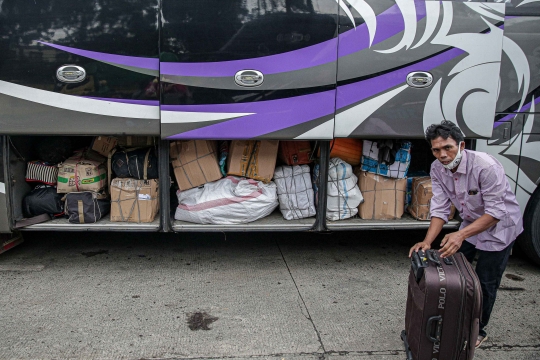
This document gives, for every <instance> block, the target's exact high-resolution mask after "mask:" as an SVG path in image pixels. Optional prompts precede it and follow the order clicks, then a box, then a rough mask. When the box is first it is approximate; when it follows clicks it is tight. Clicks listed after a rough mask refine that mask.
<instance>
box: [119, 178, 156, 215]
mask: <svg viewBox="0 0 540 360" xmlns="http://www.w3.org/2000/svg"><path fill="white" fill-rule="evenodd" d="M158 184H159V181H158V179H151V180H137V179H126V178H115V179H113V181H112V182H111V189H110V193H111V221H113V222H134V223H149V222H152V221H154V218H155V217H156V214H157V213H158V211H159V185H158Z"/></svg>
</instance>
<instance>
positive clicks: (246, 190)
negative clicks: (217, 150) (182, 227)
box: [174, 176, 278, 225]
mask: <svg viewBox="0 0 540 360" xmlns="http://www.w3.org/2000/svg"><path fill="white" fill-rule="evenodd" d="M176 195H177V196H178V204H179V205H178V207H177V208H176V213H175V215H174V218H175V219H176V220H182V221H188V222H192V223H198V224H218V225H228V224H244V223H249V222H252V221H255V220H258V219H261V218H263V217H265V216H268V215H270V214H271V213H272V212H273V211H274V209H275V208H276V207H277V206H278V199H277V194H276V184H274V183H273V182H270V183H268V184H265V183H263V182H262V181H256V180H253V179H246V178H241V177H235V176H228V177H226V178H224V179H221V180H218V181H215V182H211V183H207V184H205V185H204V186H202V187H199V188H194V189H189V190H186V191H178V192H177V193H176Z"/></svg>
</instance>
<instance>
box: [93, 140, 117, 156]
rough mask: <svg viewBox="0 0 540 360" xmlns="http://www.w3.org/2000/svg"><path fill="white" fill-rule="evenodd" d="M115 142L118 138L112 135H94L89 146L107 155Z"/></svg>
mask: <svg viewBox="0 0 540 360" xmlns="http://www.w3.org/2000/svg"><path fill="white" fill-rule="evenodd" d="M117 143H118V139H117V138H115V137H114V136H96V137H95V138H94V140H93V141H92V146H91V147H90V148H91V149H92V150H94V151H96V152H98V153H100V154H101V155H103V156H105V157H107V156H108V155H109V153H110V152H111V150H112V149H114V147H115V146H116V144H117Z"/></svg>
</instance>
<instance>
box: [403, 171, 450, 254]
mask: <svg viewBox="0 0 540 360" xmlns="http://www.w3.org/2000/svg"><path fill="white" fill-rule="evenodd" d="M431 174H432V176H431V191H432V192H433V196H432V198H431V201H430V206H429V210H430V215H431V222H430V223H429V229H428V231H427V233H426V237H425V238H424V240H423V241H422V242H419V243H416V244H414V246H413V247H412V248H411V250H409V257H411V255H412V253H413V251H418V250H424V251H426V250H429V249H430V248H431V243H433V241H435V238H437V236H438V235H439V233H440V232H441V230H442V228H443V225H444V224H446V222H447V221H448V215H449V214H450V208H451V206H452V202H451V201H450V199H449V198H448V196H447V195H446V194H445V192H444V190H443V188H442V185H441V183H440V181H439V179H438V178H437V176H436V171H435V170H434V169H433V166H432V167H431Z"/></svg>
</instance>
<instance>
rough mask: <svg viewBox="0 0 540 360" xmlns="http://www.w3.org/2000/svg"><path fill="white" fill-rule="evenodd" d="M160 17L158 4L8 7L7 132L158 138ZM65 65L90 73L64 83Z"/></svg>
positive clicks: (0, 21) (1, 109)
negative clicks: (60, 74) (129, 135)
mask: <svg viewBox="0 0 540 360" xmlns="http://www.w3.org/2000/svg"><path fill="white" fill-rule="evenodd" d="M158 12H159V7H158V0H152V1H146V2H142V1H136V2H133V1H129V0H120V1H115V2H113V3H110V4H109V3H108V4H106V5H103V4H102V2H101V1H99V0H90V1H86V0H74V1H67V0H60V1H55V0H44V1H39V2H35V1H32V0H17V1H9V2H4V3H3V5H2V7H1V9H0V50H1V52H2V56H1V57H0V132H1V133H3V134H55V135H59V134H85V135H92V134H94V135H104V134H147V135H152V134H154V135H157V134H159V90H158V86H157V82H155V81H154V80H156V79H157V77H158V72H159V60H158V45H159V43H158V36H159V29H158V22H157V17H158ZM65 65H74V66H77V68H74V67H73V66H72V67H70V68H69V69H76V70H77V71H80V72H81V73H82V72H83V71H84V72H85V75H84V76H83V75H81V77H80V78H76V79H71V80H70V79H67V80H66V79H65V78H64V79H61V78H59V77H58V76H57V74H58V71H60V70H61V69H62V67H63V66H65ZM75 81H76V82H75Z"/></svg>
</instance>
